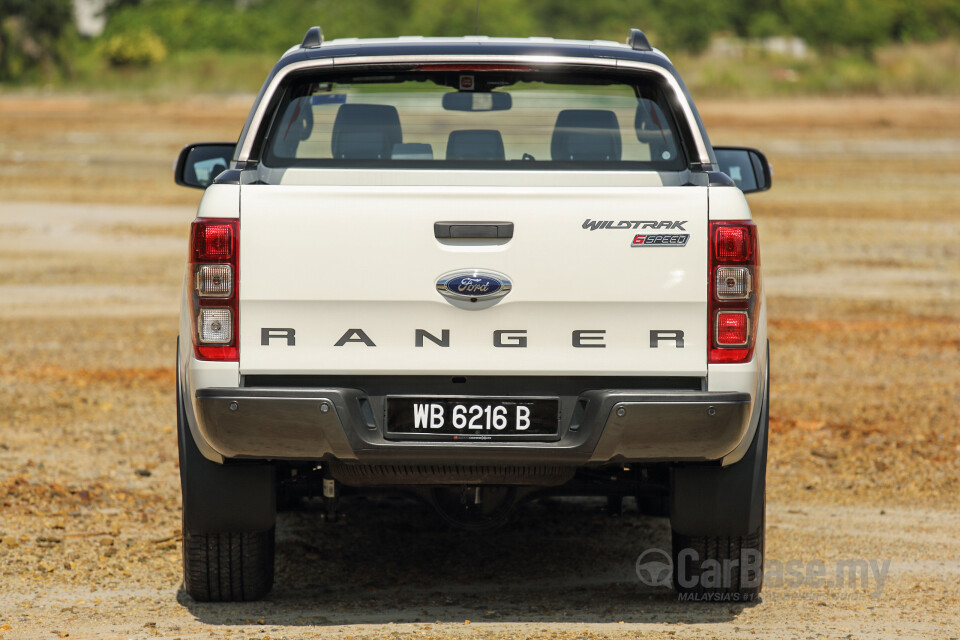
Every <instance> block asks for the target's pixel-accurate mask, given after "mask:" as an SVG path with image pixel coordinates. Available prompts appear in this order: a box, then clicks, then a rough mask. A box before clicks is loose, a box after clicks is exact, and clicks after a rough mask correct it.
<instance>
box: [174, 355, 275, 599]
mask: <svg viewBox="0 0 960 640" xmlns="http://www.w3.org/2000/svg"><path fill="white" fill-rule="evenodd" d="M177 433H178V439H179V445H180V447H179V448H180V489H181V495H182V497H183V584H184V588H185V589H186V591H187V593H188V594H190V596H191V597H192V598H193V599H194V600H197V601H200V602H230V601H249V600H259V599H260V598H262V597H264V596H265V595H266V594H267V593H268V592H269V591H270V589H271V587H272V586H273V542H274V523H275V521H276V480H275V474H276V472H275V469H274V468H273V467H272V466H271V465H268V464H256V463H254V464H218V463H216V462H212V461H210V460H208V459H207V458H206V457H204V455H203V454H202V453H201V452H200V450H199V448H198V447H197V444H196V442H195V441H194V439H193V435H192V434H191V432H190V426H189V424H188V423H187V420H186V414H185V409H184V404H183V397H182V392H181V387H180V379H179V367H178V375H177Z"/></svg>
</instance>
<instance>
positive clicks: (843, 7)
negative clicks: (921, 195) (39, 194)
mask: <svg viewBox="0 0 960 640" xmlns="http://www.w3.org/2000/svg"><path fill="white" fill-rule="evenodd" d="M70 5H71V0H0V81H2V80H5V79H6V80H9V79H11V78H16V77H18V76H19V75H22V74H24V73H27V72H30V71H31V70H34V71H36V70H37V69H42V70H49V69H51V68H60V69H66V71H67V72H69V51H70V48H71V47H73V46H76V45H77V42H78V38H77V37H76V32H75V27H74V26H73V25H72V13H71V11H70ZM477 6H478V5H477V2H476V1H475V0H352V1H344V0H111V1H110V2H109V4H108V6H107V8H106V16H107V25H106V30H105V31H104V33H103V34H102V35H101V36H99V38H98V39H97V43H96V46H98V47H100V50H101V51H102V52H103V55H104V57H105V58H107V59H108V60H109V61H110V62H112V63H113V64H116V65H124V64H149V63H150V62H154V61H157V60H159V59H162V58H163V56H164V55H165V54H166V53H167V52H168V51H170V52H179V51H199V50H217V51H241V52H269V53H273V54H276V53H277V52H279V51H282V50H284V49H286V48H287V47H289V46H290V45H292V44H294V43H295V42H296V41H297V39H298V38H299V37H301V36H302V34H303V32H304V31H305V30H306V28H307V27H309V26H311V25H314V24H320V25H322V27H323V30H324V33H325V34H326V35H327V37H328V38H337V37H378V36H395V35H424V36H435V35H449V36H457V35H466V34H473V33H475V32H476V31H477V30H478V23H479V32H480V33H481V34H484V35H490V36H554V37H569V38H586V39H593V38H602V39H613V40H623V38H624V37H625V35H626V32H627V29H628V28H629V27H639V28H641V29H644V30H645V31H646V32H647V33H648V35H649V36H650V37H651V40H652V42H653V44H654V46H657V47H660V48H663V49H664V50H666V51H667V52H674V51H688V52H692V53H698V52H702V51H703V50H704V49H705V48H706V47H707V45H708V44H709V42H710V39H711V38H712V37H713V36H714V35H716V34H718V33H725V34H730V35H735V36H739V37H745V38H760V37H768V36H776V35H785V36H788V35H789V36H799V37H801V38H803V39H804V40H805V41H806V42H807V43H809V44H810V45H812V46H814V47H816V48H819V49H821V50H831V49H836V48H844V49H850V50H858V51H863V52H867V53H869V52H870V51H871V50H873V49H874V48H875V47H877V46H879V45H883V44H886V43H890V42H910V41H933V40H938V39H944V38H955V37H957V36H958V35H960V0H722V1H721V0H590V1H589V2H586V1H584V0H480V2H479V20H478V12H477Z"/></svg>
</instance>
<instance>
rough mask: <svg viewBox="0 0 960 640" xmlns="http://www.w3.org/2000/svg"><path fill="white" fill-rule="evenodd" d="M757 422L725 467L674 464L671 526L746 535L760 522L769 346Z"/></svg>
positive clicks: (708, 533)
mask: <svg viewBox="0 0 960 640" xmlns="http://www.w3.org/2000/svg"><path fill="white" fill-rule="evenodd" d="M762 403H763V404H762V405H761V413H760V421H759V423H758V424H757V430H756V432H755V434H754V436H753V442H752V443H751V445H750V448H749V449H747V453H746V455H744V456H743V459H742V460H740V461H739V462H736V463H734V464H732V465H730V466H728V467H705V466H692V465H691V466H687V467H676V468H674V469H673V470H672V471H671V474H670V525H671V527H672V528H673V530H674V531H675V532H677V533H681V534H683V535H687V536H749V535H752V534H754V533H755V532H756V531H758V530H759V529H760V527H762V526H763V510H764V499H765V498H764V496H765V493H766V471H767V432H768V430H769V415H768V414H769V410H770V350H769V346H768V348H767V373H766V384H765V385H764V388H763V399H762Z"/></svg>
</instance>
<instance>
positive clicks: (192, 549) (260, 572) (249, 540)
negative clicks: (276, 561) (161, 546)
mask: <svg viewBox="0 0 960 640" xmlns="http://www.w3.org/2000/svg"><path fill="white" fill-rule="evenodd" d="M184 531H185V533H184V535H183V583H184V588H185V589H186V591H187V593H188V594H190V597H192V598H193V599H194V600H196V601H198V602H238V601H244V602H247V601H250V600H259V599H261V598H263V597H264V596H265V595H267V593H269V591H270V589H271V588H272V587H273V529H270V530H269V531H259V532H255V533H219V534H218V533H207V534H202V533H201V534H196V533H189V531H187V530H186V529H184Z"/></svg>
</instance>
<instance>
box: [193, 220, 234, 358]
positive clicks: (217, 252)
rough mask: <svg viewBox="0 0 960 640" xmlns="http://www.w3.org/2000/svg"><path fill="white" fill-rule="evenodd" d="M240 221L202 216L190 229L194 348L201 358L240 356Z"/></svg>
mask: <svg viewBox="0 0 960 640" xmlns="http://www.w3.org/2000/svg"><path fill="white" fill-rule="evenodd" d="M239 251H240V221H239V220H223V219H219V218H200V219H197V220H195V221H194V222H193V225H192V227H191V229H190V268H191V270H192V274H193V276H192V277H193V282H192V283H193V351H194V354H195V355H196V357H197V359H199V360H239V359H240V349H239V346H238V344H239V343H238V337H237V329H238V328H239V326H240V320H239V317H238V310H239V305H238V304H237V301H238V300H239V293H238V291H237V284H238V282H239V278H238V267H239V264H240V261H239Z"/></svg>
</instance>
